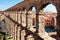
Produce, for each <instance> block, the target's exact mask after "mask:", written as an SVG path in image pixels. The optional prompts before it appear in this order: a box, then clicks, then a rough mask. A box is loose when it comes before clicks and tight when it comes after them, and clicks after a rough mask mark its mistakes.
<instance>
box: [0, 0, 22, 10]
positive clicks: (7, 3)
mask: <svg viewBox="0 0 60 40" xmlns="http://www.w3.org/2000/svg"><path fill="white" fill-rule="evenodd" d="M22 1H23V0H0V10H6V9H8V8H10V7H12V6H14V5H16V4H17V3H19V2H22Z"/></svg>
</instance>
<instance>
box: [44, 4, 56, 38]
mask: <svg viewBox="0 0 60 40" xmlns="http://www.w3.org/2000/svg"><path fill="white" fill-rule="evenodd" d="M43 11H44V20H45V27H44V29H45V32H47V33H48V34H49V35H50V36H52V35H54V36H55V35H57V32H56V26H57V25H56V24H57V19H56V17H57V9H56V7H55V5H53V4H48V5H47V6H46V7H45V8H43ZM54 38H55V37H54Z"/></svg>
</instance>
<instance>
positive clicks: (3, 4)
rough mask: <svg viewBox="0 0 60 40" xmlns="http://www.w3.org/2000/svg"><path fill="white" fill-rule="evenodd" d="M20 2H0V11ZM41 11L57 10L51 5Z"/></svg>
mask: <svg viewBox="0 0 60 40" xmlns="http://www.w3.org/2000/svg"><path fill="white" fill-rule="evenodd" d="M22 1H24V0H0V10H6V9H8V8H10V7H12V6H14V5H16V4H18V3H20V2H22ZM33 10H35V8H33ZM43 10H44V11H45V12H57V9H56V7H55V6H54V5H53V4H49V5H47V6H46V7H45V8H44V9H43ZM35 11H36V10H35Z"/></svg>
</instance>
